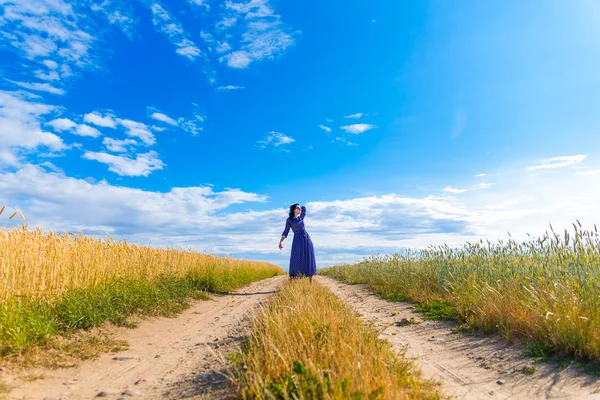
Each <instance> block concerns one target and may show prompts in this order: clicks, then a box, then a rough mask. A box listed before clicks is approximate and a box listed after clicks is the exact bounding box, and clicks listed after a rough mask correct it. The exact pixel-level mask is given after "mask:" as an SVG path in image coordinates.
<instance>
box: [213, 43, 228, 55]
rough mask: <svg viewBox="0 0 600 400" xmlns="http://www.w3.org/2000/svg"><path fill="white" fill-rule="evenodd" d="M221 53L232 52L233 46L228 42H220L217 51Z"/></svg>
mask: <svg viewBox="0 0 600 400" xmlns="http://www.w3.org/2000/svg"><path fill="white" fill-rule="evenodd" d="M216 50H217V51H218V52H219V53H225V52H226V51H229V50H231V45H230V44H229V43H227V42H220V43H219V44H218V45H217V49H216Z"/></svg>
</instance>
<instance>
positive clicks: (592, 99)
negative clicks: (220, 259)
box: [0, 0, 600, 267]
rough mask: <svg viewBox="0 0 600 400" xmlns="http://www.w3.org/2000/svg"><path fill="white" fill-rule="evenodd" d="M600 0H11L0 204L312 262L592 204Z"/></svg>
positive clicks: (3, 24) (115, 231)
mask: <svg viewBox="0 0 600 400" xmlns="http://www.w3.org/2000/svg"><path fill="white" fill-rule="evenodd" d="M599 23H600V6H598V4H597V3H596V2H594V1H572V2H564V1H543V2H542V1H527V2H517V1H508V2H507V1H504V2H500V1H486V2H481V1H461V2H459V3H457V2H447V1H419V2H416V1H393V2H392V1H387V2H383V1H381V2H365V1H341V0H339V1H338V0H335V1H328V2H317V1H305V2H301V3H299V2H291V1H284V0H280V1H269V0H251V1H241V0H240V1H238V0H231V1H226V2H217V1H211V0H169V1H166V0H163V1H151V0H139V1H133V2H126V1H121V0H104V1H103V2H92V1H77V2H75V1H67V0H19V1H16V0H0V204H7V206H8V207H9V208H18V209H21V210H23V212H24V213H25V215H26V217H27V220H28V222H29V224H30V225H31V226H39V227H43V228H45V229H52V230H61V231H62V230H68V231H74V230H81V231H83V232H84V233H87V234H91V235H99V236H104V237H105V236H106V235H107V234H111V235H113V236H115V237H117V238H127V239H130V240H133V241H135V242H138V243H144V244H152V245H157V246H159V245H179V246H182V247H189V246H192V247H193V248H196V249H199V250H201V251H207V252H212V253H217V254H227V255H232V256H235V257H240V258H251V259H260V260H268V261H272V262H275V263H278V264H279V265H281V266H284V267H285V266H286V265H287V258H288V253H287V252H288V251H289V245H288V246H287V247H286V249H285V250H284V251H283V252H280V251H279V250H277V247H276V246H277V242H278V238H279V235H280V234H281V231H282V230H283V227H284V221H285V215H286V208H287V207H288V206H289V204H291V203H294V202H300V203H302V204H306V205H307V207H308V219H307V229H308V231H309V233H310V234H311V236H312V237H313V240H314V242H315V247H316V249H317V259H318V261H319V263H320V265H323V266H324V265H330V264H332V263H337V262H345V261H352V260H355V259H357V258H360V257H362V256H364V255H369V254H372V253H391V252H395V251H398V250H400V249H402V248H406V247H426V246H428V245H430V244H441V243H449V244H451V245H458V244H460V243H463V242H464V241H465V240H474V239H478V238H488V239H491V240H495V239H498V238H504V237H506V233H507V232H509V231H510V232H511V234H513V236H517V237H519V236H522V237H524V236H525V234H526V233H532V234H540V233H543V232H544V231H545V230H546V229H547V227H548V226H549V224H550V223H552V224H553V226H555V227H557V226H558V227H567V226H568V225H569V224H570V223H571V222H573V221H574V220H575V219H576V218H578V219H579V220H581V221H582V223H584V224H587V225H588V226H591V225H593V224H594V223H597V222H600V221H598V220H599V219H600V218H599V216H600V212H598V211H597V210H596V207H595V204H598V202H599V201H600V185H598V183H600V182H599V180H600V161H599V159H598V157H599V151H598V150H597V149H599V148H600V135H599V134H598V132H599V129H600V114H599V113H598V107H599V106H600V74H598V72H597V71H598V70H600V68H599V67H600V29H599V28H598V26H600V25H599Z"/></svg>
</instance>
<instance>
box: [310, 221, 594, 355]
mask: <svg viewBox="0 0 600 400" xmlns="http://www.w3.org/2000/svg"><path fill="white" fill-rule="evenodd" d="M321 273H322V274H324V275H329V276H332V277H334V278H337V279H340V280H342V281H343V282H346V283H351V284H354V283H366V284H368V285H370V287H371V288H372V290H373V291H374V292H376V293H377V294H379V295H380V296H382V297H384V298H387V299H390V300H408V301H412V302H415V303H417V308H418V309H419V310H422V311H425V312H428V313H429V314H430V315H432V316H434V317H437V318H449V319H458V320H460V321H462V322H464V323H465V324H466V325H465V326H470V327H473V328H480V329H483V330H484V331H488V332H491V331H496V332H500V333H501V334H502V335H504V336H505V337H506V338H508V339H513V338H515V339H519V340H524V341H526V342H527V343H528V346H530V348H531V349H532V351H533V352H534V353H537V354H539V355H550V354H565V355H570V356H575V357H577V358H581V359H585V360H590V361H593V362H598V361H600V237H599V235H598V232H597V230H596V229H594V230H591V231H585V230H580V226H578V225H575V226H574V231H573V232H568V231H565V232H564V233H562V234H556V233H554V232H547V233H546V234H545V235H544V236H543V237H541V238H538V239H531V240H530V241H525V242H516V241H513V240H509V241H508V242H503V241H500V242H498V243H495V244H493V243H490V242H483V241H480V242H477V243H467V244H466V245H465V246H464V247H462V248H461V249H452V248H450V247H447V246H444V247H435V248H429V249H426V250H421V251H416V252H408V253H404V254H396V255H392V256H375V257H371V258H368V259H365V260H363V261H362V262H359V263H356V264H352V265H339V266H335V267H332V268H328V269H325V270H322V271H321Z"/></svg>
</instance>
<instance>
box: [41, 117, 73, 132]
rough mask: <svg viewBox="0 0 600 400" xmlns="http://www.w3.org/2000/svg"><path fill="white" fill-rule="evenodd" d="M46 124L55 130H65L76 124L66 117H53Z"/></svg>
mask: <svg viewBox="0 0 600 400" xmlns="http://www.w3.org/2000/svg"><path fill="white" fill-rule="evenodd" d="M48 125H50V126H51V127H53V128H54V129H55V130H57V131H67V130H69V129H73V128H75V127H76V126H77V124H76V123H75V122H73V121H71V120H70V119H68V118H57V119H54V120H52V121H50V122H48Z"/></svg>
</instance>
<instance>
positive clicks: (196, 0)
mask: <svg viewBox="0 0 600 400" xmlns="http://www.w3.org/2000/svg"><path fill="white" fill-rule="evenodd" d="M188 1H189V2H190V4H194V5H197V6H203V7H205V8H206V9H207V10H209V9H210V4H208V3H207V2H206V0H188Z"/></svg>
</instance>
